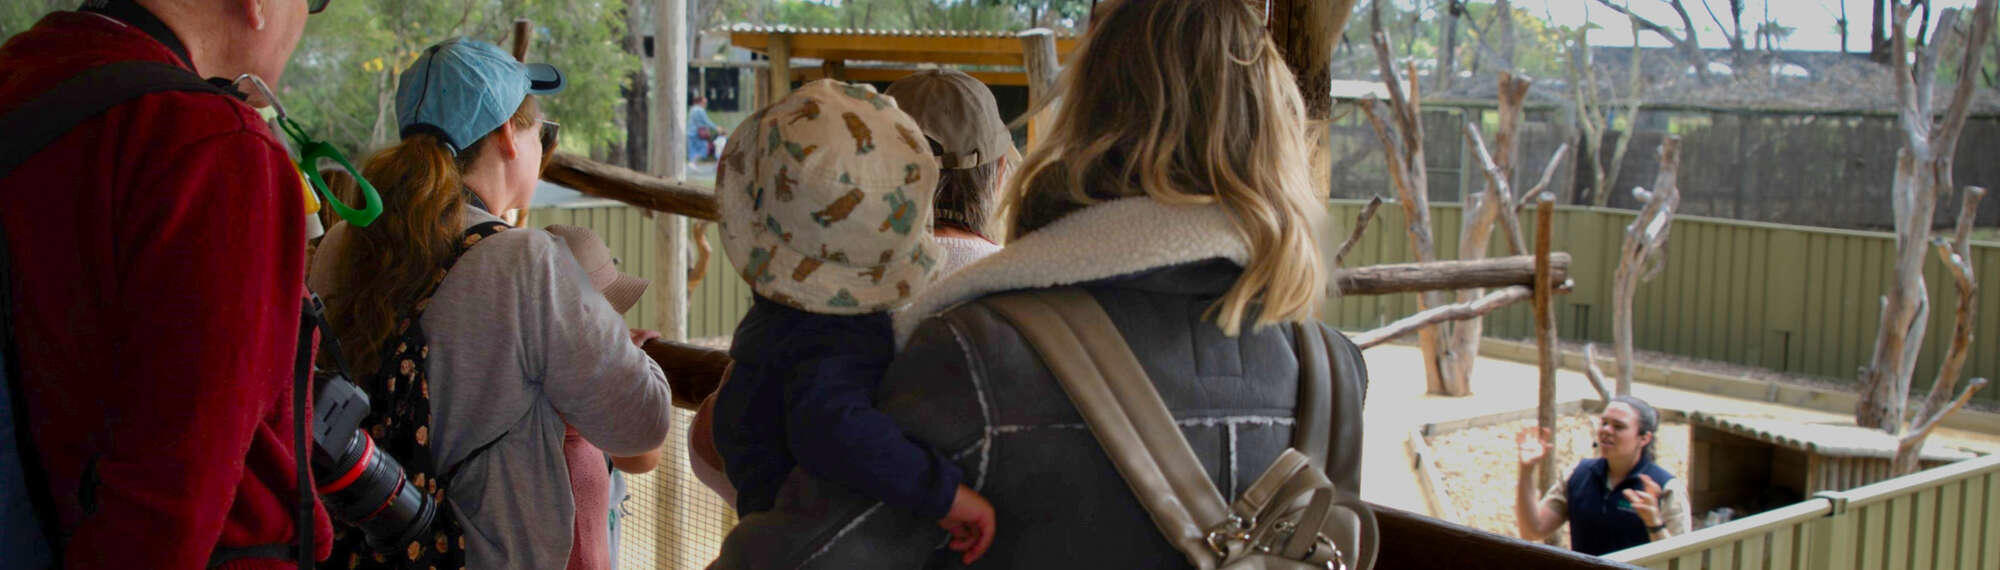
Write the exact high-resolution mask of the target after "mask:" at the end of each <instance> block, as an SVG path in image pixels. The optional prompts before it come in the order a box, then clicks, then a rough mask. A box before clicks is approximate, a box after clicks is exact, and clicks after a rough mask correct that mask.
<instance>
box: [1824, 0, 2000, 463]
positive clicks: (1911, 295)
mask: <svg viewBox="0 0 2000 570" xmlns="http://www.w3.org/2000/svg"><path fill="white" fill-rule="evenodd" d="M1994 11H1995V2H1994V0H1979V3H1978V4H1977V6H1976V7H1975V8H1974V9H1973V14H1972V18H1971V33H1970V34H1969V35H1968V36H1966V37H1965V40H1964V41H1965V49H1964V50H1963V51H1962V52H1961V57H1960V58H1959V59H1960V62H1959V68H1958V69H1959V73H1960V75H1959V82H1958V84H1957V85H1956V86H1955V87H1954V89H1953V92H1952V96H1951V100H1950V101H1949V102H1948V104H1947V105H1946V106H1945V111H1944V113H1943V115H1942V116H1937V115H1936V113H1935V112H1934V109H1935V108H1934V107H1933V101H1932V100H1931V99H1930V98H1929V97H1928V95H1929V94H1930V90H1931V88H1932V84H1933V78H1934V77H1935V76H1936V66H1937V62H1938V58H1937V56H1936V53H1935V52H1936V51H1938V50H1936V47H1935V46H1918V47H1917V49H1919V50H1923V51H1921V52H1919V54H1918V56H1917V57H1916V58H1915V59H1916V61H1917V69H1915V70H1912V69H1911V68H1910V66H1911V64H1910V59H1911V58H1910V56H1909V53H1908V50H1909V49H1910V48H1909V47H1908V42H1907V41H1906V39H1905V34H1906V31H1905V29H1904V28H1905V25H1906V24H1907V23H1908V21H1909V17H1910V7H1909V6H1907V5H1903V4H1901V3H1897V4H1896V6H1895V18H1894V20H1893V22H1892V23H1893V24H1894V25H1893V26H1891V28H1892V29H1893V32H1894V40H1893V41H1892V42H1891V43H1892V44H1893V46H1892V47H1893V49H1894V55H1893V56H1892V57H1891V58H1890V65H1891V66H1892V69H1893V70H1894V71H1893V73H1891V74H1890V78H1891V79H1892V80H1893V81H1895V82H1896V100H1897V106H1898V111H1899V114H1900V116H1901V121H1900V122H1901V127H1902V131H1903V133H1902V135H1903V138H1904V146H1903V148H1902V149H1901V150H1900V151H1898V153H1897V157H1896V158H1897V160H1896V174H1895V178H1894V181H1893V189H1892V199H1893V200H1894V202H1893V207H1894V212H1895V214H1896V264H1895V268H1894V271H1895V273H1894V274H1893V276H1892V277H1893V278H1892V279H1891V281H1890V283H1889V291H1888V294H1887V295H1884V296H1883V299H1882V314H1881V321H1880V323H1879V325H1878V327H1877V329H1876V336H1875V347H1874V351H1873V353H1872V354H1871V356H1870V358H1869V364H1868V366H1866V367H1864V368H1863V369H1862V373H1861V385H1862V391H1861V398H1860V401H1859V402H1858V403H1857V404H1856V406H1855V416H1854V419H1855V423H1856V424H1858V425H1861V426H1863V427H1872V428H1876V429H1881V430H1884V431H1888V432H1890V433H1900V432H1902V430H1903V426H1904V415H1903V414H1904V407H1905V404H1906V403H1907V402H1908V401H1909V395H1910V381H1911V378H1912V377H1913V376H1915V372H1916V357H1917V353H1918V351H1919V350H1920V349H1921V348H1922V347H1923V341H1924V329H1925V326H1926V324H1927V321H1928V319H1929V311H1930V307H1929V294H1928V292H1929V288H1928V286H1927V285H1926V284H1925V282H1924V277H1923V265H1924V257H1925V256H1926V254H1927V252H1925V251H1924V250H1925V249H1927V246H1929V245H1930V244H1931V235H1930V233H1931V232H1930V225H1931V218H1932V216H1933V214H1934V213H1935V211H1936V209H1937V201H1938V199H1939V198H1940V197H1942V196H1944V195H1945V194H1947V193H1949V192H1950V191H1951V190H1952V189H1953V184H1952V180H1951V165H1952V161H1953V159H1954V156H1955V155H1956V152H1957V145H1958V137H1959V134H1960V133H1961V132H1962V131H1963V130H1964V127H1965V117H1966V114H1967V113H1968V112H1969V110H1970V105H1971V100H1970V99H1971V96H1972V87H1973V85H1974V82H1972V81H1970V79H1971V78H1972V77H1973V76H1974V75H1975V71H1976V70H1977V69H1979V67H1978V66H1979V65H1980V59H1981V57H1980V56H1983V55H1984V53H1985V46H1986V43H1987V41H1988V40H1989V39H1990V38H1991V36H1992V31H1993V20H1994ZM1958 12H1959V11H1957V10H1953V11H1951V12H1950V13H1947V14H1942V15H1941V17H1940V21H1941V22H1950V23H1952V25H1953V26H1954V27H1955V26H1956V23H1955V22H1956V21H1957V20H1958V19H1959V13H1958ZM1943 373H1944V371H1940V374H1941V375H1942V374H1943ZM1947 393H1948V392H1947ZM1930 401H1935V398H1932V399H1930V400H1927V404H1928V403H1929V402H1930ZM1927 407H1929V406H1927Z"/></svg>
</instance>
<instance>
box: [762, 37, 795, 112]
mask: <svg viewBox="0 0 2000 570" xmlns="http://www.w3.org/2000/svg"><path fill="white" fill-rule="evenodd" d="M765 53H766V54H768V55H770V56H771V84H770V88H771V92H770V93H767V94H765V95H764V106H766V107H768V106H771V105H772V104H775V103H777V102H778V101H780V100H782V99H784V98H785V96H786V95H790V94H791V93H792V36H791V34H784V33H774V34H771V44H770V47H768V48H766V50H765Z"/></svg>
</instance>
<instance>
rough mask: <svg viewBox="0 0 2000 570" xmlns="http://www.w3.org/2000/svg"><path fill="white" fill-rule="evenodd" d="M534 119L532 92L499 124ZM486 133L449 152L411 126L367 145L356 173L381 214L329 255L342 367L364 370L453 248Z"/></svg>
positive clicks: (371, 368) (377, 361) (373, 365)
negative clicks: (383, 144)
mask: <svg viewBox="0 0 2000 570" xmlns="http://www.w3.org/2000/svg"><path fill="white" fill-rule="evenodd" d="M540 117H541V111H540V110H539V106H538V105H537V104H536V103H535V98H534V96H532V95H531V96H529V97H528V98H527V99H526V100H523V101H522V102H521V106H520V107H519V108H518V109H515V111H514V116H513V117H511V118H509V119H508V120H507V122H509V123H512V124H513V125H514V127H515V128H516V129H522V130H523V131H524V132H526V131H525V130H526V129H528V128H530V127H533V126H535V125H536V121H537V120H539V119H540ZM491 138H492V135H491V134H488V135H487V136H485V137H481V138H480V139H479V140H478V141H476V142H474V143H473V144H471V145H467V147H466V149H465V150H463V151H460V152H459V153H458V155H457V156H455V157H454V156H452V154H451V152H450V151H447V150H445V147H444V143H443V141H442V140H440V139H439V138H438V136H437V135H436V134H434V133H431V132H424V131H420V132H415V133H411V134H410V135H409V136H406V137H403V140H402V141H400V142H397V143H396V144H394V145H391V146H389V147H388V148H384V149H382V150H378V151H375V153H374V154H372V155H369V157H368V159H367V160H366V161H364V162H363V163H362V164H363V166H362V168H361V174H362V175H363V176H366V177H368V180H369V182H371V183H373V184H374V185H375V189H376V191H377V192H379V193H380V194H381V195H382V216H381V217H380V218H377V219H376V220H375V223H373V224H370V225H369V226H368V227H365V228H363V227H356V226H348V227H347V240H346V246H345V247H343V248H342V249H341V251H340V252H339V255H340V257H339V258H338V259H335V260H334V263H335V265H334V271H333V276H332V277H331V278H332V279H333V282H334V285H333V287H332V291H334V292H336V294H335V295H330V296H328V297H327V298H326V304H327V320H328V321H329V324H331V325H332V327H333V330H334V332H335V333H336V334H338V336H339V338H340V352H341V353H342V354H341V355H342V356H343V357H344V358H345V361H346V364H347V365H348V366H351V367H353V368H352V369H351V370H349V371H348V372H349V373H350V374H354V375H357V376H360V377H366V376H368V375H372V374H374V373H375V372H377V370H378V369H379V367H380V366H381V357H382V350H383V345H384V343H386V342H387V341H388V339H389V338H390V337H391V336H393V335H395V334H397V330H396V329H397V322H396V321H397V320H398V319H400V318H401V317H402V316H403V313H404V312H405V311H408V310H409V309H410V308H411V305H412V304H414V303H415V302H416V300H417V295H419V294H422V292H423V290H424V288H426V287H428V286H429V285H430V283H431V280H432V279H433V278H434V276H435V275H436V274H437V271H438V269H439V268H440V267H442V266H443V264H444V261H445V259H447V258H449V257H450V256H451V255H452V252H453V251H455V250H456V249H457V247H458V244H459V241H460V236H461V234H462V233H463V228H464V227H465V224H464V217H465V216H464V214H465V205H466V196H465V194H466V190H465V182H464V174H465V169H466V168H468V167H470V166H471V165H472V162H473V161H474V160H475V159H477V158H479V155H480V153H482V152H483V151H484V150H485V149H486V146H487V145H486V142H487V141H488V140H490V139H491Z"/></svg>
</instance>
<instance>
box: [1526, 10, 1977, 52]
mask: <svg viewBox="0 0 2000 570" xmlns="http://www.w3.org/2000/svg"><path fill="white" fill-rule="evenodd" d="M1612 1H1613V2H1617V3H1620V4H1624V3H1625V2H1628V1H1629V2H1630V3H1631V6H1632V10H1633V11H1634V12H1638V13H1639V15H1640V16H1643V17H1645V18H1646V19H1649V20H1652V21H1653V22H1656V23H1658V24H1660V25H1663V26H1668V27H1672V28H1679V27H1680V17H1679V16H1678V15H1675V14H1674V10H1673V8H1671V7H1669V6H1668V5H1667V3H1666V2H1665V1H1664V0H1612ZM1683 1H1684V2H1685V3H1686V5H1687V8H1688V17H1689V18H1692V19H1694V23H1695V29H1696V30H1697V34H1698V35H1699V36H1700V37H1701V43H1702V45H1703V46H1705V47H1715V48H1726V47H1729V41H1728V40H1727V39H1725V38H1723V37H1722V34H1721V33H1720V28H1719V27H1717V26H1716V25H1715V20H1713V19H1710V18H1709V15H1708V11H1707V10H1704V9H1703V8H1702V1H1703V0H1683ZM1707 1H1708V2H1709V5H1710V6H1712V7H1714V8H1715V15H1716V17H1717V18H1719V19H1721V20H1722V21H1723V22H1728V21H1729V0H1707ZM1744 2H1745V6H1744V13H1743V31H1744V33H1745V34H1746V35H1747V34H1750V33H1752V32H1753V31H1754V30H1755V29H1756V23H1757V22H1761V21H1764V14H1765V12H1766V10H1767V9H1768V11H1769V13H1770V19H1772V20H1777V21H1778V23H1780V24H1784V25H1786V26H1790V27H1792V28H1794V29H1795V31H1793V32H1792V37H1791V38H1789V39H1787V40H1786V41H1785V43H1784V44H1782V47H1784V48H1785V49H1796V50H1819V51H1839V50H1840V34H1839V33H1838V32H1836V31H1835V27H1834V24H1835V23H1836V22H1839V21H1840V8H1841V3H1842V2H1845V3H1846V4H1847V19H1848V22H1849V26H1850V29H1849V31H1848V35H1847V47H1848V49H1850V50H1855V51H1866V50H1867V49H1868V29H1869V25H1870V22H1871V14H1870V10H1872V9H1873V2H1871V1H1870V0H1744ZM1767 3H1768V6H1767ZM1935 3H1936V7H1935V9H1943V8H1953V7H1968V8H1969V7H1970V6H1972V4H1973V1H1972V0H1936V2H1935ZM1515 5H1516V6H1519V7H1521V8H1523V9H1527V10H1529V11H1532V12H1535V13H1536V14H1537V15H1538V16H1541V17H1543V18H1553V19H1554V20H1555V22H1556V23H1558V24H1561V25H1565V26H1576V25H1580V24H1582V23H1583V22H1585V21H1586V20H1588V21H1593V22H1596V23H1597V25H1599V26H1602V27H1603V28H1604V29H1602V30H1596V31H1592V32H1591V33H1590V43H1592V44H1595V45H1627V46H1629V45H1632V27H1631V25H1630V24H1629V22H1628V21H1627V20H1626V19H1625V16H1624V15H1622V14H1619V13H1617V12H1614V11H1612V10H1611V9H1610V8H1606V7H1604V6H1603V5H1602V4H1599V3H1598V2H1597V0H1515ZM1913 19H1914V18H1913ZM1912 25H1914V24H1912ZM1753 37H1754V36H1753ZM1752 41H1753V40H1752V39H1751V38H1745V39H1744V42H1745V43H1746V44H1748V43H1750V42H1752ZM1639 42H1640V44H1641V45H1647V46H1666V45H1668V44H1667V42H1666V41H1664V40H1661V39H1660V38H1659V36H1658V35H1655V34H1652V33H1650V32H1641V33H1640V36H1639Z"/></svg>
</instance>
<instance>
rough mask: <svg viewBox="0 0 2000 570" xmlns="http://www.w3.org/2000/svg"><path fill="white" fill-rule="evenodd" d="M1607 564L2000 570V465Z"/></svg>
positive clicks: (1708, 531)
mask: <svg viewBox="0 0 2000 570" xmlns="http://www.w3.org/2000/svg"><path fill="white" fill-rule="evenodd" d="M1606 557H1607V558H1610V559H1612V560H1616V561H1619V562H1626V563H1630V564H1635V565H1639V566H1644V567H1647V568H1651V569H1654V570H1702V569H1707V570H1735V569H1757V570H1765V569H1769V570H1795V569H1796V570H1880V569H1892V568H1893V569H1901V568H1913V569H1914V568H1926V569H1930V568H1935V569H1940V570H1946V569H1951V570H1956V569H1966V570H1971V569H1981V570H1984V569H1989V568H2000V456H1991V455H1989V456H1986V457H1981V458H1978V459H1968V460H1965V461H1960V462H1958V463H1953V464H1950V465H1945V466H1942V467H1937V468H1934V469H1930V470H1926V471H1922V472H1919V473H1915V474H1912V475H1907V476H1903V477H1898V478H1895V479H1890V480H1887V481H1883V482H1880V483H1875V484H1873V485H1868V486H1864V487H1859V488H1856V489H1853V490H1849V491H1841V492H1827V493H1820V494H1818V495H1815V496H1814V497H1813V498H1811V499H1807V500H1806V501H1805V502H1802V503H1799V504H1796V505H1792V506H1789V507H1784V508H1781V509H1777V510H1773V511H1770V512H1766V513H1761V514H1758V515H1755V516H1751V517H1747V518H1743V519H1739V520H1735V521H1731V522H1729V523H1725V524H1721V525H1717V526H1713V527H1709V528H1705V529H1701V530H1699V531H1695V532H1693V533H1690V534H1686V535H1681V536H1676V537H1673V538H1669V539H1666V540H1662V541H1659V542H1655V543H1651V544H1646V545H1643V546H1638V547H1634V548H1630V549H1626V550H1621V551H1618V552H1613V553H1611V554H1609V555H1607V556H1606Z"/></svg>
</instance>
